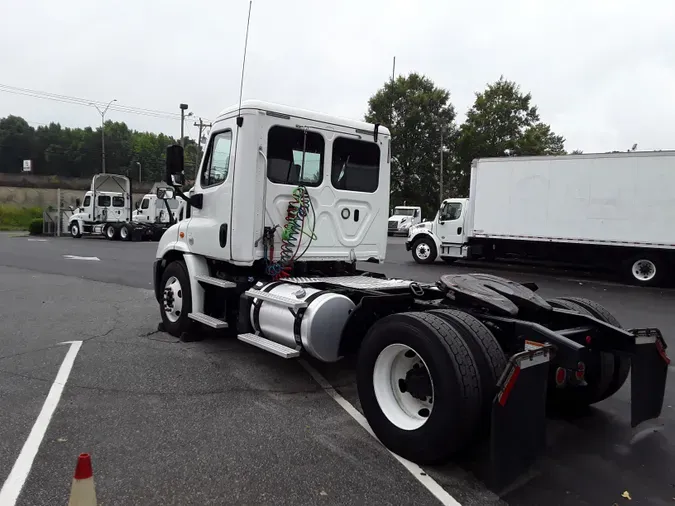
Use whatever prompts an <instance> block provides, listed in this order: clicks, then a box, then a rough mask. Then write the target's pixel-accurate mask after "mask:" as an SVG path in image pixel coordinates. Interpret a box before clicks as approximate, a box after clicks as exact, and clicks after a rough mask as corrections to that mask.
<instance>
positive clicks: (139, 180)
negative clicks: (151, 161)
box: [136, 162, 141, 183]
mask: <svg viewBox="0 0 675 506" xmlns="http://www.w3.org/2000/svg"><path fill="white" fill-rule="evenodd" d="M136 165H138V182H139V183H140V182H141V162H136Z"/></svg>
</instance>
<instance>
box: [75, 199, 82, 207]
mask: <svg viewBox="0 0 675 506" xmlns="http://www.w3.org/2000/svg"><path fill="white" fill-rule="evenodd" d="M80 204H81V202H80V199H75V207H80Z"/></svg>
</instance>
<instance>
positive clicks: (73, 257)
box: [63, 255, 101, 262]
mask: <svg viewBox="0 0 675 506" xmlns="http://www.w3.org/2000/svg"><path fill="white" fill-rule="evenodd" d="M63 258H65V259H66V260H90V261H94V262H100V261H101V259H100V258H99V257H78V256H77V255H63Z"/></svg>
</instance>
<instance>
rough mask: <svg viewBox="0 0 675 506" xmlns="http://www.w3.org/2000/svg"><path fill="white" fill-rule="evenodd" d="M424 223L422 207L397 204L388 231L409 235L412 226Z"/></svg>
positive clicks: (389, 232) (391, 233) (394, 233)
mask: <svg viewBox="0 0 675 506" xmlns="http://www.w3.org/2000/svg"><path fill="white" fill-rule="evenodd" d="M418 223H422V208H421V207H417V206H396V207H395V208H394V211H393V212H392V215H391V216H390V217H389V222H388V224H387V233H388V234H389V235H390V236H392V235H398V234H403V235H408V231H409V230H410V227H412V226H413V225H417V224H418Z"/></svg>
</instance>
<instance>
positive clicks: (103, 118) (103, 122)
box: [89, 98, 117, 174]
mask: <svg viewBox="0 0 675 506" xmlns="http://www.w3.org/2000/svg"><path fill="white" fill-rule="evenodd" d="M113 102H117V99H116V98H113V99H112V100H111V101H110V102H108V105H106V106H105V109H103V110H101V109H99V107H98V106H97V105H96V104H95V103H93V102H90V103H89V105H93V106H94V107H96V110H97V111H98V113H99V114H100V115H101V172H103V174H105V113H106V112H108V107H110V104H112V103H113Z"/></svg>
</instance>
